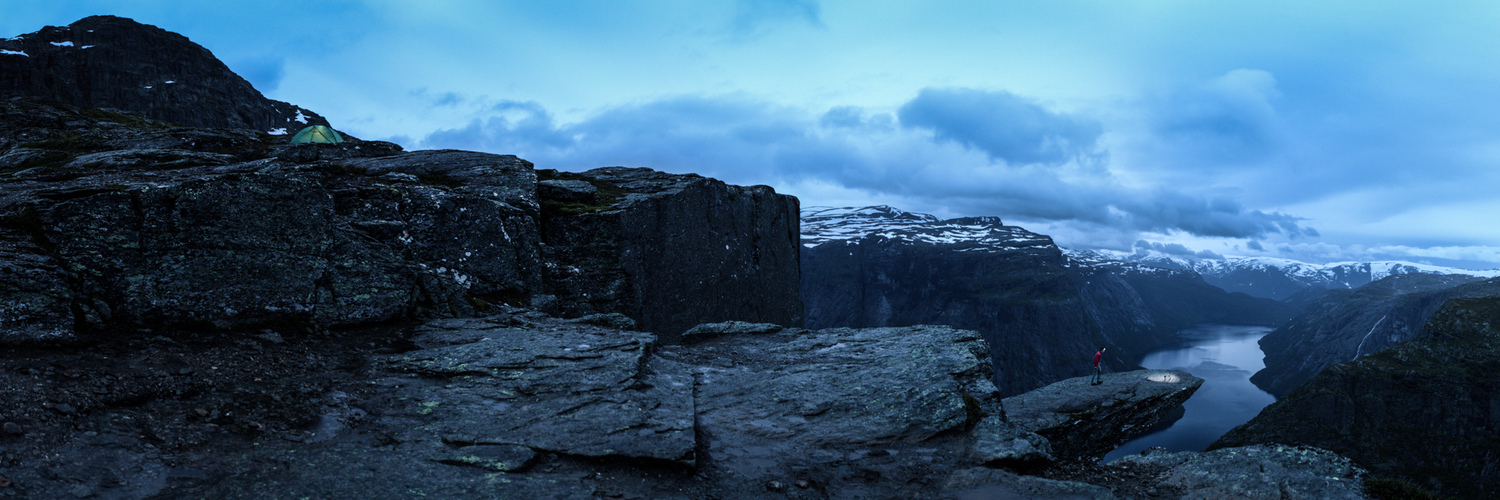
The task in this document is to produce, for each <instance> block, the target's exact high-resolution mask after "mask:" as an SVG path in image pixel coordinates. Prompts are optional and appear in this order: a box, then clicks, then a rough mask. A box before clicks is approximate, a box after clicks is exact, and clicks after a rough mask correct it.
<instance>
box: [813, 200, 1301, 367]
mask: <svg viewBox="0 0 1500 500" xmlns="http://www.w3.org/2000/svg"><path fill="white" fill-rule="evenodd" d="M802 214H803V215H802V244H803V246H804V247H805V248H804V249H803V252H802V272H803V280H802V299H803V302H804V304H805V305H806V311H807V312H806V322H807V325H808V326H809V327H810V328H828V327H868V326H891V325H909V324H923V323H926V324H945V325H953V326H955V327H959V328H970V329H974V330H977V331H979V332H981V333H983V334H984V335H985V338H986V339H987V340H989V341H990V342H991V344H993V345H994V346H995V349H994V350H993V351H992V354H993V356H994V361H995V367H996V368H995V372H996V377H997V379H996V384H997V385H998V386H999V387H1000V388H1001V390H1002V391H1004V392H1005V393H1006V394H1017V393H1020V392H1023V391H1026V390H1030V389H1033V388H1036V387H1040V386H1042V385H1045V384H1047V383H1051V382H1052V381H1055V380H1058V379H1061V378H1066V377H1072V376H1081V375H1083V374H1085V373H1086V372H1088V371H1089V369H1090V364H1089V361H1090V357H1089V355H1090V354H1092V353H1093V352H1094V351H1095V350H1097V349H1098V348H1099V347H1100V346H1108V347H1111V350H1110V351H1109V354H1110V355H1111V359H1110V364H1111V366H1112V367H1114V368H1117V369H1118V368H1124V367H1129V366H1131V365H1132V363H1133V362H1134V360H1135V359H1137V357H1138V356H1139V355H1140V354H1143V353H1144V352H1145V351H1146V350H1147V349H1150V348H1151V347H1154V346H1156V345H1160V344H1161V343H1164V342H1166V341H1167V340H1169V339H1170V337H1171V335H1172V334H1173V333H1175V332H1176V331H1177V330H1178V329H1180V328H1181V327H1184V326H1187V325H1189V324H1193V323H1201V322H1244V323H1255V324H1270V323H1272V322H1273V321H1275V320H1276V319H1277V318H1283V317H1285V316H1287V314H1286V313H1285V312H1284V311H1281V310H1280V309H1279V307H1280V306H1278V305H1277V304H1275V303H1274V302H1272V301H1269V300H1264V299H1252V298H1250V297H1246V296H1243V295H1241V296H1237V297H1236V296H1231V295H1229V294H1226V293H1224V292H1223V291H1222V290H1219V289H1217V288H1214V287H1212V286H1209V285H1208V284H1206V283H1203V281H1202V280H1201V279H1199V278H1198V277H1197V275H1196V274H1195V273H1192V272H1184V271H1174V270H1167V269H1159V268H1153V267H1149V266H1141V265H1136V264H1131V263H1124V262H1119V261H1113V260H1109V259H1105V258H1103V257H1101V256H1099V255H1096V254H1080V253H1073V254H1064V252H1063V251H1062V250H1061V249H1060V248H1058V247H1057V245H1055V244H1053V242H1052V240H1051V238H1049V237H1047V236H1044V235H1039V234H1036V233H1032V232H1030V231H1027V230H1025V229H1022V228H1019V227H1015V226H1006V225H1004V224H1003V223H1002V222H1001V221H1000V219H999V218H996V217H967V218H958V219H949V220H939V219H938V218H936V217H933V216H931V215H926V214H917V213H911V212H905V211H902V210H898V209H895V208H891V207H886V206H878V207H864V208H830V207H807V208H805V209H804V210H803V212H802ZM1190 298H1191V299H1190ZM1184 301H1189V302H1191V303H1193V305H1194V306H1193V307H1180V306H1178V304H1180V303H1184Z"/></svg>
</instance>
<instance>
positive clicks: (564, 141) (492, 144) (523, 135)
mask: <svg viewBox="0 0 1500 500" xmlns="http://www.w3.org/2000/svg"><path fill="white" fill-rule="evenodd" d="M488 111H489V116H488V117H486V118H483V119H475V120H473V121H471V122H469V124H468V125H466V126H464V127H461V128H454V129H443V130H439V131H437V132H433V133H432V134H429V135H428V136H427V137H426V138H425V139H423V140H422V141H421V145H422V147H424V148H432V149H440V148H452V149H475V150H481V151H516V150H527V151H532V150H536V149H538V148H543V149H561V148H568V147H570V146H572V144H573V137H571V136H570V135H568V134H567V133H566V132H565V131H563V130H561V129H559V128H558V127H557V126H556V125H555V124H554V123H553V121H552V115H551V114H550V113H548V112H547V110H546V109H544V108H542V106H541V105H540V104H537V103H535V102H516V101H504V102H501V103H500V104H496V105H494V106H491V107H490V108H489V110H488Z"/></svg>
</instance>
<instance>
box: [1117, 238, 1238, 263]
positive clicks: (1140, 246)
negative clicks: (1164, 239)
mask: <svg viewBox="0 0 1500 500" xmlns="http://www.w3.org/2000/svg"><path fill="white" fill-rule="evenodd" d="M1133 246H1134V248H1135V253H1136V255H1144V254H1146V253H1147V252H1151V251H1156V252H1160V253H1164V254H1167V255H1176V256H1179V257H1188V258H1192V259H1218V260H1222V259H1223V258H1224V256H1223V255H1219V254H1218V253H1215V252H1212V251H1209V250H1196V251H1195V250H1193V249H1191V248H1188V247H1187V246H1184V245H1183V244H1181V243H1166V244H1163V243H1160V242H1155V241H1146V240H1136V241H1135V245H1133Z"/></svg>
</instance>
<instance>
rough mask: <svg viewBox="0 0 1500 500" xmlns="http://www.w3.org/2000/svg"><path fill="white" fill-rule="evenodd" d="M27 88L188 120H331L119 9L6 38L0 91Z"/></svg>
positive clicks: (217, 124)
mask: <svg viewBox="0 0 1500 500" xmlns="http://www.w3.org/2000/svg"><path fill="white" fill-rule="evenodd" d="M22 96H24V97H36V98H42V99H47V100H52V101H58V102H62V103H65V104H70V105H73V106H78V107H82V108H108V109H118V110H124V111H129V112H134V113H139V114H141V115H145V116H146V117H148V118H152V119H156V120H162V121H165V122H168V123H171V124H174V125H178V126H183V127H204V128H243V129H251V130H257V131H260V132H269V133H272V134H284V133H295V132H297V130H299V129H301V128H302V127H306V126H308V125H328V120H325V119H323V117H321V116H318V114H317V113H314V112H312V111H309V110H307V109H306V108H302V107H298V106H294V105H291V104H288V103H285V102H281V101H276V100H272V99H267V98H266V97H265V96H263V95H261V93H260V91H258V90H255V87H254V86H252V85H250V82H247V81H245V79H244V78H240V76H239V75H236V74H235V73H234V72H233V71H230V69H229V67H228V66H225V65H224V63H222V62H220V61H219V60H218V59H217V58H215V57H214V55H213V53H211V52H209V51H208V49H205V48H203V46H201V45H198V44H196V43H193V42H192V41H191V40H188V39H187V37H184V36H182V35H179V34H176V33H172V32H170V31H166V30H163V29H161V28H157V27H155V26H151V25H146V24H141V23H138V22H135V21H132V20H130V19H126V18H123V17H115V16H92V17H86V18H83V19H81V20H79V21H77V22H75V23H73V24H71V25H69V26H48V27H46V28H42V29H41V30H39V31H37V32H35V33H27V34H24V35H20V36H17V37H15V38H10V39H4V38H0V98H10V97H22Z"/></svg>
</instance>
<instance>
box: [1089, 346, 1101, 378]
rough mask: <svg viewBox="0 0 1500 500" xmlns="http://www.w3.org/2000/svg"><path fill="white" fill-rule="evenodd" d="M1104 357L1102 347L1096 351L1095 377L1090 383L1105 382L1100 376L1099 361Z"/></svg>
mask: <svg viewBox="0 0 1500 500" xmlns="http://www.w3.org/2000/svg"><path fill="white" fill-rule="evenodd" d="M1102 359H1104V348H1103V347H1100V348H1099V351H1098V352H1095V353H1094V379H1093V380H1091V381H1089V384H1090V385H1099V384H1102V383H1104V381H1103V380H1101V379H1100V378H1099V361H1100V360H1102Z"/></svg>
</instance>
